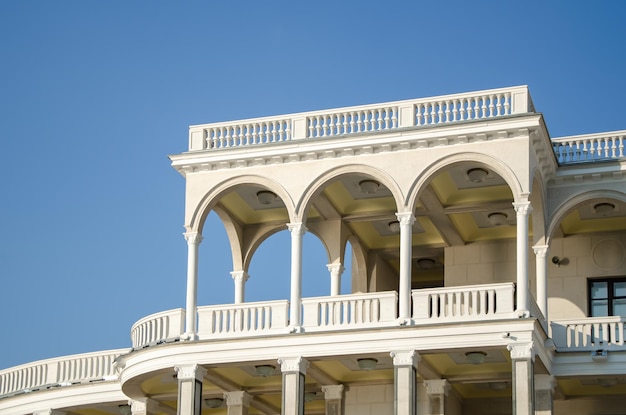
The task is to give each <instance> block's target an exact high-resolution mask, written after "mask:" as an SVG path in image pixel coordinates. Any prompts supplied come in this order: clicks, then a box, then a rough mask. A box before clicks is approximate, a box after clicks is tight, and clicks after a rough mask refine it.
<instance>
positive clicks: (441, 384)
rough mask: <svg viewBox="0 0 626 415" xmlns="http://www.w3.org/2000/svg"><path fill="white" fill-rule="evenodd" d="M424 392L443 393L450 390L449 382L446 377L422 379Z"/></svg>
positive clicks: (430, 393)
mask: <svg viewBox="0 0 626 415" xmlns="http://www.w3.org/2000/svg"><path fill="white" fill-rule="evenodd" d="M424 386H425V387H426V393H427V394H429V395H445V396H448V393H449V392H450V382H448V381H447V380H446V379H430V380H425V381H424Z"/></svg>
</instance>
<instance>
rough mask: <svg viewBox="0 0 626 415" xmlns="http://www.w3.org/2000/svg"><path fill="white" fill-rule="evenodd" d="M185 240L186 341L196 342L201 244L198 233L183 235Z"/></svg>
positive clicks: (200, 236) (200, 237)
mask: <svg viewBox="0 0 626 415" xmlns="http://www.w3.org/2000/svg"><path fill="white" fill-rule="evenodd" d="M183 235H184V236H185V239H186V240H187V303H186V307H185V319H186V321H185V323H186V324H185V335H184V339H186V340H197V334H196V313H197V310H196V308H197V307H196V305H197V304H196V302H197V298H198V246H199V245H200V242H202V235H200V233H199V232H186V233H184V234H183Z"/></svg>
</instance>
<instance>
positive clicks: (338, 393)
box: [322, 385, 343, 401]
mask: <svg viewBox="0 0 626 415" xmlns="http://www.w3.org/2000/svg"><path fill="white" fill-rule="evenodd" d="M322 392H324V399H325V400H327V401H329V400H332V399H343V385H325V386H322Z"/></svg>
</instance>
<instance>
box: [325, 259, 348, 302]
mask: <svg viewBox="0 0 626 415" xmlns="http://www.w3.org/2000/svg"><path fill="white" fill-rule="evenodd" d="M326 267H327V268H328V271H329V272H330V295H331V296H336V295H339V294H341V274H343V270H344V268H343V265H341V264H328V265H326Z"/></svg>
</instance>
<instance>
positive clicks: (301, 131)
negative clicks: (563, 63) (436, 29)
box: [189, 86, 535, 151]
mask: <svg viewBox="0 0 626 415" xmlns="http://www.w3.org/2000/svg"><path fill="white" fill-rule="evenodd" d="M534 111H535V109H534V107H533V103H532V99H531V97H530V93H529V92H528V88H527V87H526V86H519V87H511V88H501V89H492V90H486V91H477V92H470V93H465V94H454V95H445V96H439V97H431V98H424V99H414V100H406V101H395V102H387V103H382V104H373V105H361V106H355V107H346V108H337V109H332V110H324V111H311V112H304V113H298V114H288V115H280V116H276V117H263V118H255V119H248V120H240V121H232V122H225V123H214V124H204V125H195V126H191V127H190V129H189V150H190V151H196V150H208V149H225V148H235V147H248V146H256V145H264V144H272V143H280V142H286V141H292V140H301V139H312V138H323V137H336V136H343V135H351V134H358V133H371V132H378V131H390V130H394V129H398V128H406V127H416V126H432V125H439V124H448V123H455V122H462V121H471V120H479V119H488V118H495V117H500V116H506V115H513V114H524V113H529V112H534Z"/></svg>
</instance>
